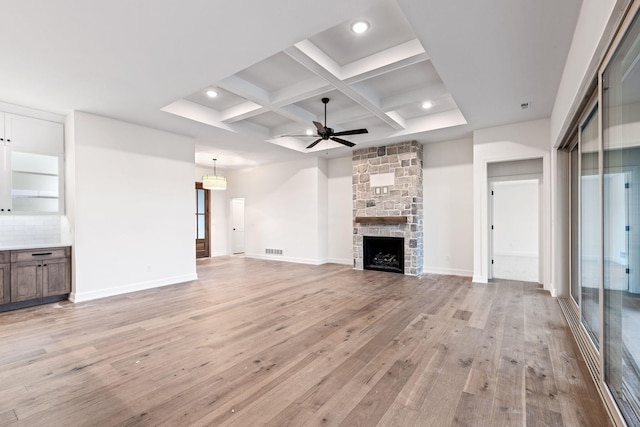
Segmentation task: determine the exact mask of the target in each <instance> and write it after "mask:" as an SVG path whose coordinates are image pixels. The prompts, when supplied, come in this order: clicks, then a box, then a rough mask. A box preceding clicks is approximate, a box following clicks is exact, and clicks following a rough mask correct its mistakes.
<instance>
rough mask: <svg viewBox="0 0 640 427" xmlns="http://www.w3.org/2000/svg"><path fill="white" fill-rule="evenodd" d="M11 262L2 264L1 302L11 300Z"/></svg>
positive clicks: (0, 265) (6, 302)
mask: <svg viewBox="0 0 640 427" xmlns="http://www.w3.org/2000/svg"><path fill="white" fill-rule="evenodd" d="M10 284H11V264H0V304H8V303H10V302H11V288H10Z"/></svg>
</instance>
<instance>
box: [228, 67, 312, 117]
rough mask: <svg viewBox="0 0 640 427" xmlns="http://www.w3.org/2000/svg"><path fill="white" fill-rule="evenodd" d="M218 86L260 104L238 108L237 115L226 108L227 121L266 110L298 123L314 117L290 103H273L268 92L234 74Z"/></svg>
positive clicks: (255, 114)
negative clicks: (278, 104)
mask: <svg viewBox="0 0 640 427" xmlns="http://www.w3.org/2000/svg"><path fill="white" fill-rule="evenodd" d="M218 86H219V87H221V88H222V89H224V90H226V91H229V92H231V93H233V94H235V95H237V96H240V97H242V98H245V99H246V100H248V101H249V102H251V103H253V104H256V105H258V106H260V108H255V109H253V110H251V109H246V110H239V111H238V116H233V115H232V114H231V113H232V111H230V110H231V109H227V110H226V111H225V116H224V117H225V121H226V122H227V123H234V122H238V121H240V120H243V119H248V118H250V117H253V116H257V115H258V114H261V113H264V112H268V111H271V112H273V113H275V114H278V115H280V116H283V117H285V118H287V119H289V120H293V121H295V122H298V123H309V122H311V121H312V120H315V119H316V117H315V115H313V114H311V113H309V112H308V111H307V110H304V109H302V108H300V107H297V106H291V105H289V106H285V107H280V106H277V105H274V104H273V103H272V102H271V100H270V98H271V96H270V94H269V92H267V91H266V90H264V89H263V88H261V87H258V86H256V85H254V84H253V83H251V82H248V81H247V80H245V79H243V78H241V77H238V76H236V75H234V76H231V77H228V78H226V79H224V80H223V81H222V82H220V83H219V84H218Z"/></svg>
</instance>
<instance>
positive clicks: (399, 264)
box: [362, 236, 404, 274]
mask: <svg viewBox="0 0 640 427" xmlns="http://www.w3.org/2000/svg"><path fill="white" fill-rule="evenodd" d="M362 244H363V255H364V257H363V268H364V269H365V270H379V271H389V272H392V273H400V274H404V238H403V237H377V236H363V237H362Z"/></svg>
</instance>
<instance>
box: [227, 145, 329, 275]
mask: <svg viewBox="0 0 640 427" xmlns="http://www.w3.org/2000/svg"><path fill="white" fill-rule="evenodd" d="M322 162H325V160H323V159H318V158H316V157H309V158H304V159H298V160H294V161H290V162H284V163H277V164H271V165H266V166H260V167H256V168H251V169H244V170H240V171H229V173H228V181H229V183H228V188H227V199H231V198H233V197H244V199H245V236H246V250H245V255H246V256H249V257H254V258H268V259H276V260H282V261H291V262H301V263H308V264H322V263H324V262H326V261H327V260H326V253H327V251H326V247H327V243H326V239H327V237H326V233H325V235H324V236H323V235H322V230H323V229H326V226H323V225H322V223H323V221H324V223H325V224H326V221H327V219H326V218H325V219H322V216H323V215H326V213H327V209H326V202H323V203H325V207H323V206H322V203H320V199H321V197H322V193H323V191H324V192H325V194H326V190H323V189H322V185H324V186H325V188H326V184H320V183H319V181H320V180H321V179H323V176H324V177H325V178H324V179H326V173H325V172H323V170H325V167H324V166H323V165H322ZM323 239H324V240H323ZM266 248H270V249H282V250H283V254H282V255H266V254H265V249H266Z"/></svg>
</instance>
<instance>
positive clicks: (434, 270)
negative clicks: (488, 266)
mask: <svg viewBox="0 0 640 427" xmlns="http://www.w3.org/2000/svg"><path fill="white" fill-rule="evenodd" d="M422 271H423V272H424V273H427V274H446V275H449V276H463V277H471V276H473V271H471V270H462V269H458V268H442V267H426V266H425V267H424V268H423V269H422Z"/></svg>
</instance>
